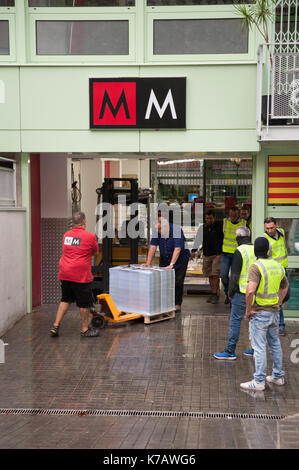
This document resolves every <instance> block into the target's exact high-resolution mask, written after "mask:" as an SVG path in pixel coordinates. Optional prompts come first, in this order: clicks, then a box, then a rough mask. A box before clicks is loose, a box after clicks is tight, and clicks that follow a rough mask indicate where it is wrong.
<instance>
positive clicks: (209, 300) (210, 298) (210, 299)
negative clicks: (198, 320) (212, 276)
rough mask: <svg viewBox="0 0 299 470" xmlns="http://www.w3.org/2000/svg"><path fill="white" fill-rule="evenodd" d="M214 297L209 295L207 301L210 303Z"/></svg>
mask: <svg viewBox="0 0 299 470" xmlns="http://www.w3.org/2000/svg"><path fill="white" fill-rule="evenodd" d="M212 297H213V295H209V297H208V298H207V300H206V302H207V303H208V304H210V303H211V302H212Z"/></svg>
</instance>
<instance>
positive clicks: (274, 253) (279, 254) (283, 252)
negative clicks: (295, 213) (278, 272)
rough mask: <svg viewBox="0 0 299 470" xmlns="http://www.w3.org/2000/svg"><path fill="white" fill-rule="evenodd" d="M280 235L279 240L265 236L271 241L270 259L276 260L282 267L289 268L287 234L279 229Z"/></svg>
mask: <svg viewBox="0 0 299 470" xmlns="http://www.w3.org/2000/svg"><path fill="white" fill-rule="evenodd" d="M277 231H278V232H279V233H280V236H279V238H278V240H275V239H273V238H272V237H270V235H268V234H267V233H265V234H264V236H265V237H266V238H267V239H268V240H269V257H270V258H272V259H275V261H277V262H278V263H279V264H281V266H283V267H284V268H287V266H288V252H287V248H286V244H285V233H284V229H283V228H279V229H277Z"/></svg>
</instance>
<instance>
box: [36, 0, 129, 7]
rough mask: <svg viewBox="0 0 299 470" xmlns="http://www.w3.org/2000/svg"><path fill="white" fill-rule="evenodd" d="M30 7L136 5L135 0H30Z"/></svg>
mask: <svg viewBox="0 0 299 470" xmlns="http://www.w3.org/2000/svg"><path fill="white" fill-rule="evenodd" d="M28 6H29V7H36V8H37V7H134V6H135V0H28Z"/></svg>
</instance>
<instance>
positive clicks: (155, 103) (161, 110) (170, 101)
mask: <svg viewBox="0 0 299 470" xmlns="http://www.w3.org/2000/svg"><path fill="white" fill-rule="evenodd" d="M168 105H169V106H170V111H171V115H172V119H177V115H176V110H175V106H174V102H173V97H172V93H171V89H169V91H168V93H167V96H166V98H165V101H164V103H163V106H162V107H160V105H159V103H158V100H157V97H156V95H155V92H154V90H151V94H150V97H149V100H148V105H147V110H146V113H145V119H149V118H150V115H151V112H152V107H153V106H155V108H156V110H157V113H158V114H159V117H160V119H162V117H163V115H164V113H165V111H166V108H167V106H168Z"/></svg>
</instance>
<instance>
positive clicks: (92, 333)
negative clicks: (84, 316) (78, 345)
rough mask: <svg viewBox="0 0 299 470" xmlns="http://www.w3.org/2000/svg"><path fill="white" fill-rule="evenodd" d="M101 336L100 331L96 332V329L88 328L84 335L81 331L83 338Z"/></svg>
mask: <svg viewBox="0 0 299 470" xmlns="http://www.w3.org/2000/svg"><path fill="white" fill-rule="evenodd" d="M99 334H100V332H99V330H95V329H94V328H88V330H86V331H84V333H82V331H81V336H82V338H94V337H95V336H99Z"/></svg>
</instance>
